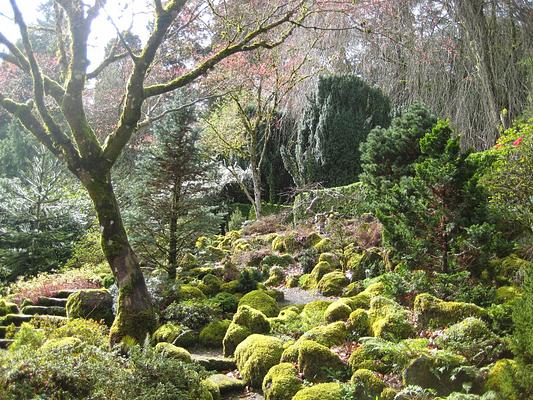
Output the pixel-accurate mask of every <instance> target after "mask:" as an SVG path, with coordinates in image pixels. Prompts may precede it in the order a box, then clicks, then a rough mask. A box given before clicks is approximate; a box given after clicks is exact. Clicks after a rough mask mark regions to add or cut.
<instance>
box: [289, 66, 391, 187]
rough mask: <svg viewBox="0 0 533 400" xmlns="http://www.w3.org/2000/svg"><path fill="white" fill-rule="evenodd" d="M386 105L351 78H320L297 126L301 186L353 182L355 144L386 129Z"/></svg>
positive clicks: (356, 163) (356, 165) (356, 156)
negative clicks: (369, 134)
mask: <svg viewBox="0 0 533 400" xmlns="http://www.w3.org/2000/svg"><path fill="white" fill-rule="evenodd" d="M389 112H390V105H389V100H388V99H387V97H385V96H384V95H383V94H382V93H381V91H380V90H378V89H375V88H372V87H370V86H369V85H368V84H366V83H365V82H364V81H363V80H361V79H360V78H358V77H356V76H353V75H345V76H328V77H321V78H320V80H319V82H318V87H317V90H316V92H315V93H313V94H312V95H311V96H310V97H309V99H308V103H307V106H306V108H305V110H304V113H303V116H302V119H301V121H300V123H299V128H298V134H297V139H296V147H295V154H294V155H295V157H296V165H297V171H294V172H295V173H297V174H298V175H299V176H298V177H297V178H296V179H295V181H297V182H298V181H299V182H301V183H303V184H308V183H315V182H320V183H322V184H323V185H325V186H327V187H332V186H340V185H346V184H349V183H352V182H355V181H356V180H357V178H358V175H359V173H360V161H359V144H360V143H361V142H363V141H364V140H365V139H366V137H367V135H368V132H370V130H371V129H372V128H374V127H376V126H383V127H387V126H388V125H389V121H390V120H389Z"/></svg>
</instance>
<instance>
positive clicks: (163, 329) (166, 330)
mask: <svg viewBox="0 0 533 400" xmlns="http://www.w3.org/2000/svg"><path fill="white" fill-rule="evenodd" d="M196 341H197V335H196V334H195V332H194V331H192V330H190V329H188V328H183V327H182V326H180V325H177V324H172V323H170V322H168V323H166V324H164V325H161V326H160V327H159V328H157V330H156V331H155V332H154V333H153V334H152V342H154V343H159V342H166V343H172V344H175V345H177V346H182V347H190V346H192V345H194V344H195V343H196Z"/></svg>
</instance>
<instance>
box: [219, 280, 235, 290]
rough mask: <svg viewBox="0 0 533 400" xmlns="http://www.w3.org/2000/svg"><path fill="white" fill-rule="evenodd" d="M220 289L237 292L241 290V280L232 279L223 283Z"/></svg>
mask: <svg viewBox="0 0 533 400" xmlns="http://www.w3.org/2000/svg"><path fill="white" fill-rule="evenodd" d="M220 290H221V291H222V292H228V293H237V292H238V291H239V280H238V279H234V280H232V281H229V282H224V283H222V285H220Z"/></svg>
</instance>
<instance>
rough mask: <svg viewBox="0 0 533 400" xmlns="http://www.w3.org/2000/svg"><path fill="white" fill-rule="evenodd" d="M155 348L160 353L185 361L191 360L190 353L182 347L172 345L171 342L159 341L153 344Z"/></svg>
mask: <svg viewBox="0 0 533 400" xmlns="http://www.w3.org/2000/svg"><path fill="white" fill-rule="evenodd" d="M155 350H156V351H157V352H159V353H161V354H162V355H164V356H166V357H170V358H174V359H176V360H179V361H183V362H186V363H190V362H192V359H191V353H189V352H188V351H187V350H185V349H184V348H183V347H178V346H174V345H173V344H172V343H166V342H161V343H158V344H156V345H155Z"/></svg>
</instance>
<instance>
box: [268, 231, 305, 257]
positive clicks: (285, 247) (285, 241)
mask: <svg viewBox="0 0 533 400" xmlns="http://www.w3.org/2000/svg"><path fill="white" fill-rule="evenodd" d="M298 246H299V244H298V242H297V241H296V238H295V237H294V235H293V234H291V233H288V234H285V235H278V236H276V237H275V238H274V240H272V250H273V251H278V252H280V253H292V252H294V251H295V250H296V249H297V248H298Z"/></svg>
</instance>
